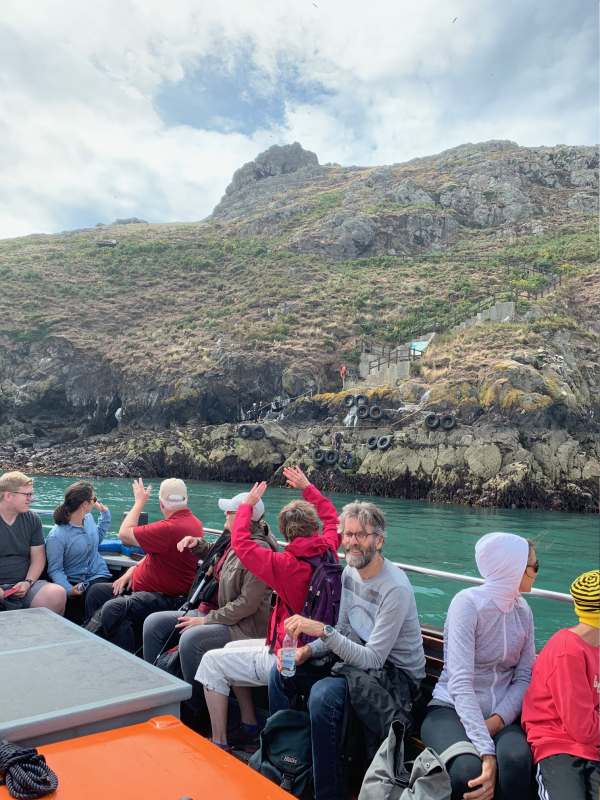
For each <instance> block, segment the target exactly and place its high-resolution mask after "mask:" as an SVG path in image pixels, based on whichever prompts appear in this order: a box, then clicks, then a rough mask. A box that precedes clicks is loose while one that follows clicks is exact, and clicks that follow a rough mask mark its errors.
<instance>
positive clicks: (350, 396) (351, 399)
mask: <svg viewBox="0 0 600 800" xmlns="http://www.w3.org/2000/svg"><path fill="white" fill-rule="evenodd" d="M344 405H345V406H348V408H350V407H351V406H353V405H354V395H353V394H347V395H346V397H344Z"/></svg>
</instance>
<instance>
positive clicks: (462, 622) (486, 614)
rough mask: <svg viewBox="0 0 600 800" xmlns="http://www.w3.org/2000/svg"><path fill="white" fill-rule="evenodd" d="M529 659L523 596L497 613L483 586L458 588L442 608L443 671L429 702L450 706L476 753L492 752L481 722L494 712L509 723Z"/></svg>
mask: <svg viewBox="0 0 600 800" xmlns="http://www.w3.org/2000/svg"><path fill="white" fill-rule="evenodd" d="M534 659H535V640H534V634H533V614H532V613H531V609H530V608H529V606H528V605H527V603H526V602H525V600H523V598H522V597H518V598H517V600H516V602H515V604H514V606H513V607H512V609H511V610H510V611H507V612H502V611H500V609H499V608H498V606H497V605H496V604H495V603H494V601H493V600H492V599H491V598H490V597H489V596H487V595H486V593H485V586H477V587H473V588H472V589H464V590H463V591H462V592H459V593H458V594H457V595H456V596H455V597H454V599H453V600H452V602H451V603H450V607H449V608H448V615H447V617H446V624H445V625H444V669H443V670H442V674H441V675H440V679H439V680H438V682H437V684H436V686H435V688H434V690H433V701H432V705H433V704H435V701H436V700H437V701H440V702H441V703H442V704H450V705H452V706H453V707H454V708H455V710H456V713H457V714H458V716H459V717H460V721H461V722H462V724H463V725H464V728H465V730H466V732H467V736H468V737H469V739H470V740H471V741H472V742H473V744H474V745H475V747H476V748H477V750H478V751H479V753H480V755H494V754H495V752H496V748H495V746H494V742H493V740H492V738H491V736H490V735H489V733H488V730H487V727H486V725H485V720H486V719H487V718H488V717H490V716H491V715H492V714H499V715H500V716H501V717H502V719H503V720H504V724H505V725H510V724H511V723H512V722H514V721H515V719H516V718H517V717H518V715H519V713H520V711H521V704H522V702H523V696H524V694H525V691H526V689H527V687H528V686H529V682H530V680H531V668H532V666H533V661H534Z"/></svg>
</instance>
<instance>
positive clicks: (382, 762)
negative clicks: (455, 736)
mask: <svg viewBox="0 0 600 800" xmlns="http://www.w3.org/2000/svg"><path fill="white" fill-rule="evenodd" d="M465 753H468V754H470V755H475V756H477V757H478V758H479V753H478V752H477V750H476V749H475V747H474V746H473V745H472V744H471V742H467V741H464V742H456V744H453V745H451V746H450V747H448V748H447V749H446V750H444V752H443V753H440V755H438V754H437V753H436V752H435V751H434V750H430V749H429V748H427V749H426V750H423V752H422V753H420V754H419V755H418V756H417V758H416V759H415V760H414V761H413V762H410V761H408V762H406V763H405V762H404V725H403V724H402V722H400V721H398V720H397V721H395V722H392V724H391V726H390V732H389V734H388V737H387V739H386V740H385V741H384V742H383V743H382V745H381V747H380V748H379V750H378V751H377V753H376V754H375V758H374V759H373V761H372V762H371V766H370V767H369V769H368V770H367V774H366V775H365V778H364V780H363V784H362V786H361V789H360V794H359V795H358V800H450V796H451V794H452V791H451V788H450V776H449V775H448V772H447V771H446V764H447V763H448V762H449V761H450V759H451V758H454V757H455V756H460V755H463V754H465Z"/></svg>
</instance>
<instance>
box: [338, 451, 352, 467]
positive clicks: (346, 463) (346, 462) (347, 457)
mask: <svg viewBox="0 0 600 800" xmlns="http://www.w3.org/2000/svg"><path fill="white" fill-rule="evenodd" d="M353 466H354V455H353V454H352V453H351V452H350V451H349V450H345V451H344V452H343V453H342V456H341V458H340V467H341V468H342V469H352V467H353Z"/></svg>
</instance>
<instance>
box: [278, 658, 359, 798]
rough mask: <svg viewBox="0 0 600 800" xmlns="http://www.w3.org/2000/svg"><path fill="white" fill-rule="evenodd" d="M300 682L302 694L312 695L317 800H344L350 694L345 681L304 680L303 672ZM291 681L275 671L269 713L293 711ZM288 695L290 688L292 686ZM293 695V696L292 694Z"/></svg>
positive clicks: (310, 713)
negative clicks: (344, 748)
mask: <svg viewBox="0 0 600 800" xmlns="http://www.w3.org/2000/svg"><path fill="white" fill-rule="evenodd" d="M296 675H297V676H298V677H297V682H298V683H303V684H304V685H303V686H302V689H301V691H304V690H306V691H310V694H309V696H308V713H309V715H310V731H311V738H312V759H313V777H314V782H315V800H342V798H343V791H344V784H343V780H342V775H341V772H340V761H341V745H342V724H343V721H344V709H345V706H346V697H347V693H348V689H347V684H346V680H345V679H344V678H332V677H327V678H321V679H317V680H316V682H313V683H312V687H309V684H310V682H311V680H313V681H314V678H315V677H316V676H315V675H314V674H313V675H307V676H304V675H303V674H302V671H301V670H299V671H298V672H297V673H296ZM290 680H292V681H293V680H294V679H289V678H282V677H281V674H280V673H279V671H278V670H277V667H276V666H275V667H273V669H272V670H271V674H270V676H269V712H270V713H271V714H273V713H274V712H275V711H279V710H281V709H285V708H289V707H290V696H289V694H288V693H287V692H286V683H287V682H288V681H290ZM287 688H288V692H290V685H289V684H288V687H287ZM290 694H291V692H290Z"/></svg>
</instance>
